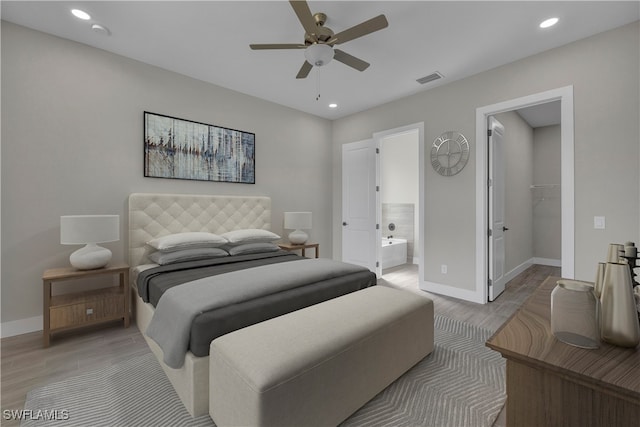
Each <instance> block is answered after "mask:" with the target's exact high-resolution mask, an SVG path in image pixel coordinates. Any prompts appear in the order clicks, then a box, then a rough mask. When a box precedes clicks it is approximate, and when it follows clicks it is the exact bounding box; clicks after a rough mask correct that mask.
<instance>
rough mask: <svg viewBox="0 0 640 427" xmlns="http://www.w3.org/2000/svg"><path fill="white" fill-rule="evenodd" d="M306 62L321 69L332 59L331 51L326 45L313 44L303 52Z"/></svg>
mask: <svg viewBox="0 0 640 427" xmlns="http://www.w3.org/2000/svg"><path fill="white" fill-rule="evenodd" d="M304 57H305V58H306V59H307V62H308V63H309V64H311V65H315V66H316V67H322V66H323V65H326V64H328V63H329V62H331V60H332V59H333V49H332V48H331V46H329V45H327V44H317V43H314V44H312V45H311V46H309V47H308V48H306V49H305V51H304Z"/></svg>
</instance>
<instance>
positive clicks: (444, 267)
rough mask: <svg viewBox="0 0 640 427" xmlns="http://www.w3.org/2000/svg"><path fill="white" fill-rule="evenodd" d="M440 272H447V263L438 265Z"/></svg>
mask: <svg viewBox="0 0 640 427" xmlns="http://www.w3.org/2000/svg"><path fill="white" fill-rule="evenodd" d="M440 273H442V274H447V264H442V265H441V266H440Z"/></svg>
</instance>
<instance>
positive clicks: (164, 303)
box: [146, 258, 368, 368]
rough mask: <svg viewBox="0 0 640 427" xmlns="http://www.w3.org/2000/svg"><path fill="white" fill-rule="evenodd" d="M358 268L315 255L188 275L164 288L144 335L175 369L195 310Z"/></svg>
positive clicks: (357, 269) (222, 304) (197, 312)
mask: <svg viewBox="0 0 640 427" xmlns="http://www.w3.org/2000/svg"><path fill="white" fill-rule="evenodd" d="M363 270H364V271H368V270H366V269H364V268H363V267H360V266H356V265H353V264H347V263H343V262H339V261H333V260H329V259H322V258H320V259H306V260H301V261H297V262H286V263H281V264H273V265H264V266H260V267H255V268H250V269H247V270H241V271H234V272H231V273H225V274H221V275H218V276H213V277H206V278H202V279H198V280H194V281H192V282H189V283H185V284H183V285H181V286H177V287H174V288H171V289H169V290H167V291H166V292H165V293H164V295H163V296H162V298H160V301H159V302H158V305H157V307H156V311H155V313H154V316H153V318H152V319H151V322H150V324H149V327H148V328H147V330H146V334H147V336H149V337H150V338H151V339H153V340H154V341H155V342H156V343H157V344H158V345H159V346H160V348H161V349H162V351H163V353H164V358H163V359H164V362H165V363H166V364H167V365H168V366H170V367H172V368H180V367H181V366H182V365H183V364H184V356H185V354H186V352H187V350H188V348H189V337H190V328H191V324H192V322H193V320H194V318H195V317H196V316H197V315H198V314H199V313H202V312H205V311H208V310H212V309H215V308H218V307H224V306H227V305H231V304H237V303H241V302H243V301H247V300H250V299H254V298H260V297H263V296H266V295H270V294H276V293H278V292H282V291H286V290H288V289H293V288H296V287H300V286H304V285H307V284H309V283H315V282H321V281H324V280H330V279H333V278H336V277H339V276H343V275H348V274H352V273H357V272H362V271H363ZM256 284H258V285H256Z"/></svg>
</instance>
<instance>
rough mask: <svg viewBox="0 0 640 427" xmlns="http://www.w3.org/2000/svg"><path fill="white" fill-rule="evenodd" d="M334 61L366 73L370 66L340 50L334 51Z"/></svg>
mask: <svg viewBox="0 0 640 427" xmlns="http://www.w3.org/2000/svg"><path fill="white" fill-rule="evenodd" d="M333 59H335V60H336V61H340V62H342V63H343V64H345V65H348V66H349V67H351V68H355V69H356V70H358V71H364V70H366V69H367V68H368V67H369V65H370V64H369V63H368V62H366V61H363V60H362V59H359V58H356V57H355V56H353V55H349V54H348V53H346V52H344V51H342V50H340V49H334V50H333Z"/></svg>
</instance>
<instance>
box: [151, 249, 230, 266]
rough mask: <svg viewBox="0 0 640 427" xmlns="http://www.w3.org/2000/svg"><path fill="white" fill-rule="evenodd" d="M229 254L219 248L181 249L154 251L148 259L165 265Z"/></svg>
mask: <svg viewBox="0 0 640 427" xmlns="http://www.w3.org/2000/svg"><path fill="white" fill-rule="evenodd" d="M224 256H229V252H227V251H225V250H224V249H221V248H199V249H183V250H180V251H173V252H160V251H158V252H154V253H152V254H151V255H149V259H150V260H151V261H153V262H155V263H156V264H160V265H166V264H174V263H176V262H184V261H197V260H199V259H207V258H219V257H224Z"/></svg>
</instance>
